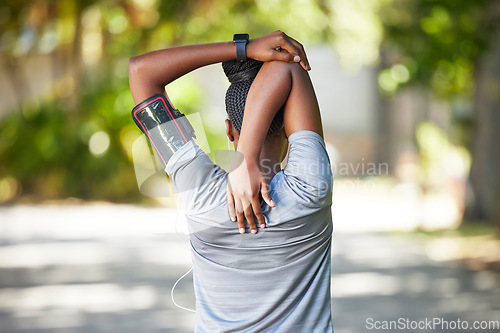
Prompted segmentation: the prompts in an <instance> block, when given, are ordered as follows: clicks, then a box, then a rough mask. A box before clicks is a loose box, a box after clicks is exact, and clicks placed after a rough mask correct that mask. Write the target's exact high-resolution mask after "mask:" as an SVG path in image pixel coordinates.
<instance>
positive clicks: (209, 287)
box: [166, 131, 333, 333]
mask: <svg viewBox="0 0 500 333" xmlns="http://www.w3.org/2000/svg"><path fill="white" fill-rule="evenodd" d="M289 144H290V153H289V159H288V163H287V165H286V167H285V169H284V170H282V171H280V172H279V173H277V174H276V175H275V176H274V178H273V179H272V181H271V183H270V190H271V195H272V198H273V200H274V202H275V203H276V207H275V208H271V207H269V206H267V205H266V204H265V203H263V206H262V210H263V212H264V215H265V217H266V220H267V228H265V229H259V231H258V233H257V234H255V235H254V234H251V233H250V232H249V230H248V229H247V233H245V234H240V233H238V228H237V225H236V223H234V222H232V221H231V219H230V217H229V213H228V209H227V199H226V183H227V176H228V174H227V172H226V171H224V170H223V169H222V168H220V167H219V166H217V165H215V164H214V163H213V162H212V161H211V160H210V159H209V158H208V156H207V155H206V154H205V153H204V152H203V151H202V150H201V149H200V148H198V146H197V145H196V144H195V143H194V142H193V141H190V142H188V143H187V144H186V145H184V146H183V147H182V148H181V149H180V150H179V151H178V152H177V153H175V155H174V156H173V157H172V158H171V160H170V161H169V162H168V165H167V167H166V171H167V173H168V174H169V175H170V177H171V178H172V179H173V181H174V183H175V185H176V187H177V190H178V192H179V193H180V196H181V198H182V200H183V203H184V206H185V209H186V217H187V221H188V227H189V230H190V242H191V248H192V251H191V252H192V260H193V267H194V270H193V280H194V290H195V295H196V329H195V331H196V332H203V333H204V332H286V333H292V332H304V333H306V332H307V333H314V332H318V333H324V332H332V331H333V328H332V321H331V301H330V277H331V266H330V247H331V236H332V215H331V210H330V206H331V203H332V183H333V177H332V172H331V166H330V161H329V158H328V154H327V152H326V149H325V143H324V141H323V139H322V138H321V137H320V136H319V135H318V134H317V133H314V132H312V131H299V132H295V133H293V134H292V135H290V137H289Z"/></svg>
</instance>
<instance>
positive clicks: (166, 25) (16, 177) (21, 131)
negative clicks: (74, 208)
mask: <svg viewBox="0 0 500 333" xmlns="http://www.w3.org/2000/svg"><path fill="white" fill-rule="evenodd" d="M297 6H302V7H304V8H306V9H305V11H306V12H307V19H306V20H303V19H302V20H301V18H303V16H302V15H303V14H304V12H301V11H296V10H293V8H297ZM321 6H322V4H321V3H320V2H318V3H316V2H311V3H309V2H305V1H300V0H292V1H271V2H269V1H232V0H221V1H193V0H190V1H185V0H169V1H156V0H143V1H141V0H123V1H90V0H68V1H58V2H55V1H48V0H36V1H30V2H20V1H13V0H7V1H4V2H3V3H2V4H0V31H1V36H0V48H1V50H2V60H3V65H4V67H3V68H4V70H3V72H2V73H3V75H4V76H5V79H7V80H9V81H10V84H11V86H12V87H13V88H14V92H15V94H16V96H15V97H16V103H17V107H15V108H14V110H12V111H11V112H8V113H7V115H5V116H4V117H3V118H2V119H1V122H0V159H1V163H0V203H2V202H9V201H13V200H19V198H22V199H29V200H47V199H60V198H65V197H77V198H82V199H86V200H111V201H116V202H137V201H140V200H144V199H145V198H144V197H142V196H141V195H140V192H139V191H138V189H137V184H136V180H135V175H134V170H133V163H132V152H131V146H132V143H133V142H134V141H135V139H136V138H137V137H138V136H139V135H140V132H139V130H138V129H136V128H135V125H134V124H133V122H132V121H131V118H130V111H131V109H132V107H133V106H134V104H133V101H132V98H131V95H130V91H129V88H128V73H127V71H128V58H129V57H131V56H133V55H137V54H140V53H143V52H147V51H151V50H153V49H158V48H164V47H169V46H174V45H180V44H184V43H196V42H211V41H220V40H230V39H231V38H232V34H233V33H234V32H235V31H248V32H249V33H250V34H251V35H252V36H255V35H259V34H264V33H268V32H270V31H273V30H275V29H276V27H280V28H281V29H285V30H286V29H288V31H290V32H291V34H292V35H294V36H295V37H297V38H299V39H304V40H306V39H307V40H310V41H316V42H319V41H322V40H324V39H325V36H326V32H325V31H326V30H325V28H326V25H327V22H326V14H325V11H324V10H322V9H321V8H320V7H321ZM283 12H286V13H287V15H277V13H283ZM298 20H301V21H303V24H302V25H301V26H300V27H298V26H297V25H296V22H297V21H298ZM320 20H322V21H323V23H322V24H321V25H319V24H318V23H319V22H320ZM38 58H40V59H43V60H44V64H46V65H48V66H51V67H52V68H51V72H49V73H50V75H51V77H50V78H49V80H47V82H45V83H43V84H44V85H45V87H44V88H43V93H42V94H39V93H34V92H33V91H30V90H29V89H28V87H27V86H28V82H29V81H30V80H31V78H30V75H29V74H27V73H26V72H25V69H24V66H25V65H26V64H27V63H28V62H29V61H30V60H31V59H38ZM179 91H182V93H179ZM169 93H171V97H172V99H173V100H175V105H176V107H177V108H179V109H181V110H182V111H183V112H184V113H187V114H189V113H192V112H195V111H197V107H198V106H199V105H200V103H201V101H202V99H203V94H202V93H201V92H200V89H199V88H198V86H197V85H196V84H194V83H193V82H192V81H190V80H189V79H188V80H184V79H183V80H180V82H175V84H174V87H173V88H172V91H170V90H169ZM205 130H206V131H207V133H206V134H207V136H208V140H209V142H210V143H211V144H212V145H213V146H215V147H213V148H220V147H224V146H225V144H221V143H220V141H221V140H220V139H221V138H222V133H214V131H213V130H211V129H210V128H205ZM224 143H225V141H224Z"/></svg>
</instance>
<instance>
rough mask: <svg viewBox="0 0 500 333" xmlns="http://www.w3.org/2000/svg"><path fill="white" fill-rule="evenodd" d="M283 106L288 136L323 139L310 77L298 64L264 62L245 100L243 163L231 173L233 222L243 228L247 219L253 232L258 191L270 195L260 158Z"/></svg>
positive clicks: (241, 139) (241, 144)
mask: <svg viewBox="0 0 500 333" xmlns="http://www.w3.org/2000/svg"><path fill="white" fill-rule="evenodd" d="M283 105H284V106H285V109H284V115H283V117H284V126H285V133H286V135H287V137H288V136H290V135H291V134H292V133H294V132H297V131H300V130H310V131H313V132H316V133H318V134H319V135H320V136H322V137H323V129H322V124H321V116H320V112H319V106H318V102H317V99H316V95H315V93H314V88H313V86H312V83H311V80H310V78H309V74H308V73H307V72H306V71H304V70H302V69H301V68H300V66H299V65H297V64H289V63H283V62H276V61H274V62H268V63H265V64H264V65H263V66H262V68H261V69H260V71H259V73H258V74H257V77H256V78H255V80H254V82H253V84H252V86H251V88H250V91H249V92H248V96H247V99H246V104H245V113H244V116H243V125H242V129H241V133H240V139H239V143H238V149H237V151H238V152H240V153H242V154H243V156H244V162H243V163H242V164H241V165H240V166H239V167H238V168H237V169H236V170H234V171H233V172H232V173H230V174H229V183H230V185H231V186H230V188H228V207H229V214H230V215H231V218H232V219H233V220H234V219H237V221H238V226H239V227H240V228H241V227H244V217H246V219H247V221H249V226H250V228H251V229H252V225H251V223H250V221H251V220H252V219H253V213H255V214H256V216H257V218H258V220H259V221H260V220H261V219H260V218H259V215H257V212H258V211H259V210H257V209H256V207H257V206H259V208H260V201H259V192H262V193H265V192H267V191H262V187H266V186H267V183H266V181H265V179H264V177H263V175H262V173H261V170H260V166H259V163H260V161H259V157H260V153H261V150H262V146H263V144H264V141H265V137H266V134H267V131H268V129H269V126H270V124H271V122H272V120H273V118H274V116H275V115H276V113H277V112H278V110H279V109H280V108H281V107H282V106H283ZM252 211H253V212H252ZM262 219H263V217H262ZM261 226H262V227H265V225H262V224H261Z"/></svg>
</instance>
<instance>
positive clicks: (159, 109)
mask: <svg viewBox="0 0 500 333" xmlns="http://www.w3.org/2000/svg"><path fill="white" fill-rule="evenodd" d="M132 118H133V119H134V122H135V123H136V125H137V126H138V127H139V129H140V130H141V131H142V132H143V133H144V134H146V136H147V137H148V139H149V142H150V143H151V145H152V146H153V148H154V150H155V151H156V153H157V154H158V157H159V158H160V162H161V163H162V165H163V168H164V169H165V167H166V166H167V163H168V160H169V159H170V158H171V157H172V155H173V154H174V153H175V152H176V151H178V150H179V149H180V148H181V147H182V146H184V145H185V144H186V143H187V142H188V141H190V140H191V139H193V138H196V134H195V132H194V129H193V127H192V126H191V124H190V123H189V121H188V119H187V118H186V116H185V115H183V114H182V113H181V112H179V110H176V109H174V108H173V107H172V105H170V103H169V102H168V100H167V98H166V97H165V96H164V95H161V94H157V95H154V96H152V97H150V98H148V99H146V100H145V101H143V102H141V103H140V104H138V105H137V106H136V107H134V109H133V110H132Z"/></svg>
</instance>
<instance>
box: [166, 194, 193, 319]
mask: <svg viewBox="0 0 500 333" xmlns="http://www.w3.org/2000/svg"><path fill="white" fill-rule="evenodd" d="M175 202H176V204H177V211H176V214H175V234H176V235H177V237H178V238H179V239H180V240H181V243H183V244H184V245H185V246H186V248H188V246H187V245H186V244H185V243H184V241H183V240H182V238H181V237H180V236H179V232H178V230H177V223H178V221H179V195H177V199H176V201H175ZM192 270H193V266H191V268H190V269H189V270H188V271H187V272H186V273H184V274H183V275H182V276H181V277H180V278H178V279H177V281H175V283H174V285H173V286H172V289H171V290H170V298H171V299H172V302H173V303H174V305H175V306H176V307H178V308H179V309H182V310H186V311H190V312H195V313H196V311H195V310H193V309H189V308H186V307H184V306H182V305H179V304H177V302H176V301H175V297H174V290H175V287H177V284H178V283H179V282H181V280H182V279H183V278H184V277H185V276H186V275H188V274H189V273H191V271H192Z"/></svg>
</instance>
